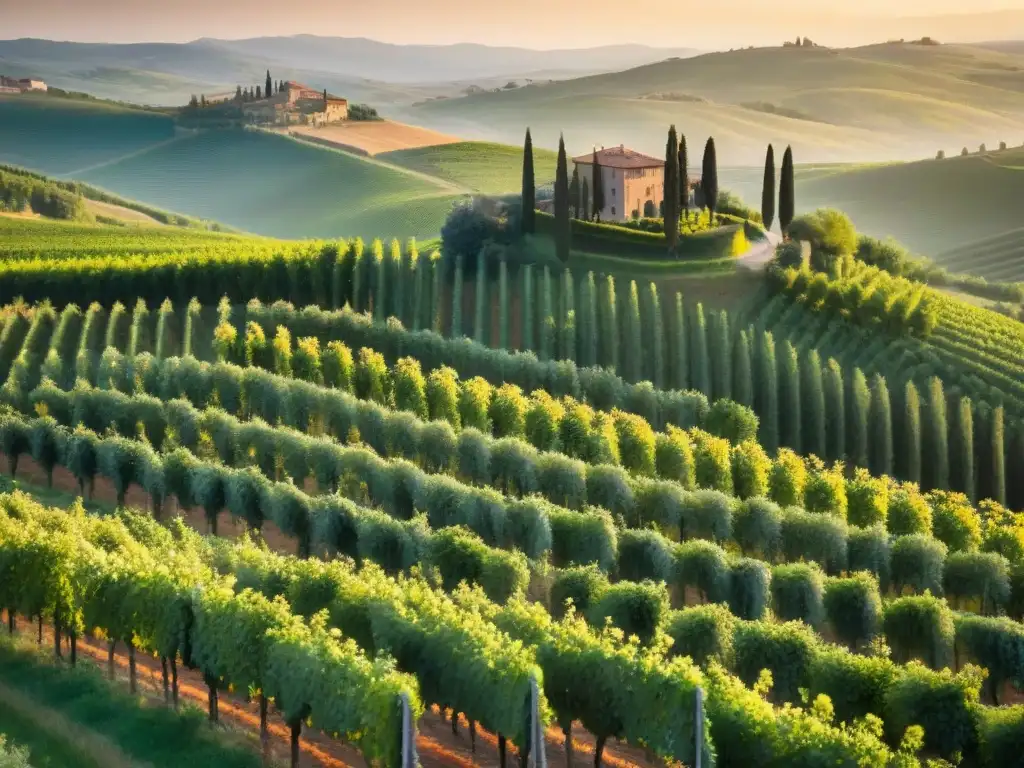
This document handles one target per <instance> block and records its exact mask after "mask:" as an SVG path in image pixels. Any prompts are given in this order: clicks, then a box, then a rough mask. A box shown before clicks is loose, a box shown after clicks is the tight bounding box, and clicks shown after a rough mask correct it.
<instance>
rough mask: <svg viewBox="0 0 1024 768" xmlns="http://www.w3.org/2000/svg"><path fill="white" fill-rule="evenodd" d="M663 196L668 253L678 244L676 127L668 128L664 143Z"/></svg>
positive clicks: (677, 150)
mask: <svg viewBox="0 0 1024 768" xmlns="http://www.w3.org/2000/svg"><path fill="white" fill-rule="evenodd" d="M664 185H665V189H664V197H663V200H664V202H663V204H662V205H663V206H664V210H663V212H662V221H663V223H664V231H665V240H666V242H667V243H668V250H669V253H672V252H674V251H675V249H676V246H677V245H678V244H679V140H678V138H677V136H676V127H675V126H674V125H673V126H671V127H670V128H669V129H668V141H667V142H666V144H665V171H664Z"/></svg>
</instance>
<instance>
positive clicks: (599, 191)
mask: <svg viewBox="0 0 1024 768" xmlns="http://www.w3.org/2000/svg"><path fill="white" fill-rule="evenodd" d="M590 186H591V189H590V197H591V201H592V202H591V210H590V218H592V219H594V220H595V221H600V220H601V211H603V210H604V172H603V171H602V170H601V164H600V163H599V162H598V159H597V149H596V148H595V149H594V159H593V160H592V161H591V184H590ZM583 188H584V190H585V189H586V188H587V180H586V179H584V180H583ZM583 196H584V197H586V192H584V195H583Z"/></svg>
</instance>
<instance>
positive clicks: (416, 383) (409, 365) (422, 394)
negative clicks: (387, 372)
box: [391, 357, 428, 419]
mask: <svg viewBox="0 0 1024 768" xmlns="http://www.w3.org/2000/svg"><path fill="white" fill-rule="evenodd" d="M391 380H392V388H393V391H394V398H395V407H396V408H398V409H399V410H401V411H409V412H410V413H413V414H415V415H416V416H417V417H419V418H421V419H426V418H427V415H428V409H427V382H426V380H425V379H424V378H423V371H422V370H421V369H420V362H419V360H416V359H415V358H412V357H403V358H400V359H399V360H398V362H397V363H395V367H394V370H393V371H392V374H391Z"/></svg>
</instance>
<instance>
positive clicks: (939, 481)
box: [922, 376, 949, 491]
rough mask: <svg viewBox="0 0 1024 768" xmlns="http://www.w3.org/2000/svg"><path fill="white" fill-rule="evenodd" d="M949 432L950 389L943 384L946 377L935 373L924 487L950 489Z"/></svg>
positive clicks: (926, 428)
mask: <svg viewBox="0 0 1024 768" xmlns="http://www.w3.org/2000/svg"><path fill="white" fill-rule="evenodd" d="M948 434H949V428H948V426H947V420H946V393H945V392H944V391H943V388H942V380H941V379H939V378H938V377H937V376H933V377H932V378H931V379H930V380H929V381H928V402H927V413H926V417H925V425H924V429H923V430H922V438H923V439H922V447H923V451H922V466H923V468H924V478H923V480H924V490H931V489H933V488H938V489H940V490H944V491H945V490H949V443H948V442H947V441H948Z"/></svg>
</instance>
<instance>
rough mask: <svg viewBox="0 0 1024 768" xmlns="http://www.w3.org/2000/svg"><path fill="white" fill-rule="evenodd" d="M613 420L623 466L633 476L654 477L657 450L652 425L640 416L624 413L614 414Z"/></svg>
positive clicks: (616, 412)
mask: <svg viewBox="0 0 1024 768" xmlns="http://www.w3.org/2000/svg"><path fill="white" fill-rule="evenodd" d="M613 419H614V423H615V431H616V433H617V434H618V438H619V456H620V460H621V461H622V466H623V467H625V468H626V469H627V470H629V471H630V472H632V473H633V474H637V475H645V476H648V477H652V476H654V474H655V459H656V449H655V440H654V430H653V429H651V425H650V424H648V423H647V421H646V420H645V419H643V418H642V417H640V416H636V415H634V414H631V413H623V412H622V411H615V412H613Z"/></svg>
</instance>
